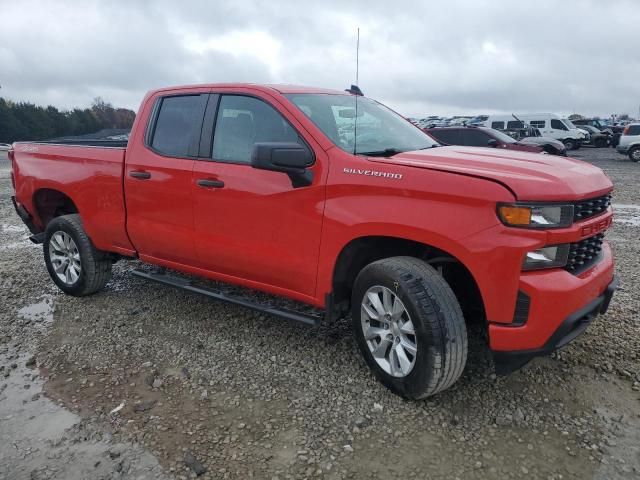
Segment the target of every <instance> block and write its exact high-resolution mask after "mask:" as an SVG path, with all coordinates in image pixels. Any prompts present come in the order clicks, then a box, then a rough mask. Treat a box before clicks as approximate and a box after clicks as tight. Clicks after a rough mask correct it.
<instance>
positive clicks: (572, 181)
mask: <svg viewBox="0 0 640 480" xmlns="http://www.w3.org/2000/svg"><path fill="white" fill-rule="evenodd" d="M369 159H370V160H371V161H372V162H375V163H384V164H388V165H404V166H408V167H416V168H424V169H430V170H440V171H445V172H451V173H456V174H460V175H469V176H473V177H479V178H485V179H487V180H492V181H495V182H498V183H501V184H502V185H504V186H505V187H506V188H507V189H509V190H511V192H513V194H514V195H515V196H516V199H518V200H533V201H563V200H582V199H585V198H590V197H597V196H599V195H604V194H605V193H607V192H609V191H610V190H611V189H612V188H613V184H612V183H611V181H610V180H609V177H607V176H606V175H605V173H604V172H603V171H602V170H600V169H599V168H598V167H594V166H593V165H591V164H589V163H586V162H581V161H579V160H574V159H572V158H566V157H559V156H556V155H543V154H540V153H527V152H517V151H514V150H498V149H493V148H474V147H456V146H450V147H438V148H432V149H429V150H419V151H415V152H404V153H399V154H397V155H394V156H393V157H391V158H378V157H376V158H373V157H370V158H369Z"/></svg>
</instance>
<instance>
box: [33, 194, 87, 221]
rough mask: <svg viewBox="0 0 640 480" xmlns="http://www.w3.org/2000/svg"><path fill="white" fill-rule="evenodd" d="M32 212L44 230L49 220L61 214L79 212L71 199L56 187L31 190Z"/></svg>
mask: <svg viewBox="0 0 640 480" xmlns="http://www.w3.org/2000/svg"><path fill="white" fill-rule="evenodd" d="M32 205H33V209H34V212H33V214H34V215H35V217H36V218H37V220H38V222H39V223H40V226H41V227H42V229H43V230H44V229H45V228H47V225H48V224H49V222H50V221H51V220H53V219H54V218H56V217H59V216H62V215H69V214H74V213H75V214H79V213H80V211H79V209H78V207H77V205H76V203H75V202H74V201H73V199H72V198H71V197H70V196H69V195H67V194H66V193H65V192H63V191H61V190H58V189H56V188H39V189H37V190H36V191H35V192H33V196H32Z"/></svg>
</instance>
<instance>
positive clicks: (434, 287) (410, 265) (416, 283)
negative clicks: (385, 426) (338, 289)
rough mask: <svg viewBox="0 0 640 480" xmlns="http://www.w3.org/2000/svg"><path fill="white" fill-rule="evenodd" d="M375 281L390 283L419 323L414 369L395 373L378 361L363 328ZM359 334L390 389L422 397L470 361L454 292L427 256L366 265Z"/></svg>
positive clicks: (358, 297)
mask: <svg viewBox="0 0 640 480" xmlns="http://www.w3.org/2000/svg"><path fill="white" fill-rule="evenodd" d="M374 286H381V287H386V288H388V289H390V290H391V291H392V293H394V294H396V295H397V297H398V298H399V299H400V300H401V301H402V303H403V305H404V307H405V310H406V312H407V313H408V315H409V316H410V319H411V322H412V323H413V327H414V329H415V340H416V347H417V353H416V355H415V363H414V364H413V368H412V369H411V371H410V372H409V373H408V374H407V375H406V376H404V377H397V376H392V375H391V374H389V373H387V372H386V371H385V370H384V369H383V368H381V366H380V365H378V363H377V362H376V360H375V358H374V357H373V355H372V353H371V350H370V349H369V346H368V345H367V341H366V339H365V335H364V332H363V328H362V323H361V321H362V318H361V317H362V312H361V305H362V301H363V299H364V296H365V294H366V292H367V291H368V290H369V288H371V287H374ZM351 305H352V322H353V330H354V334H355V337H356V340H357V343H358V346H359V347H360V350H361V352H362V354H363V356H364V358H365V360H366V362H367V364H368V365H369V367H370V368H371V369H372V370H373V372H374V374H375V375H376V377H377V378H378V379H379V380H380V381H381V382H382V383H383V384H384V385H385V386H386V387H387V388H389V389H390V390H391V391H393V392H394V393H397V394H398V395H401V396H403V397H406V398H410V399H421V398H425V397H428V396H431V395H434V394H436V393H438V392H441V391H443V390H445V389H447V388H449V387H450V386H451V385H453V384H454V383H455V382H456V381H457V380H458V378H459V377H460V375H461V374H462V371H463V370H464V367H465V364H466V361H467V329H466V325H465V321H464V317H463V315H462V310H461V309H460V304H459V303H458V301H457V299H456V297H455V294H454V293H453V291H452V290H451V288H450V287H449V285H448V284H447V282H446V281H445V280H444V278H443V277H442V276H441V275H440V274H439V273H438V272H437V271H436V270H435V269H434V268H433V267H431V266H430V265H428V264H427V263H426V262H424V261H422V260H419V259H417V258H413V257H392V258H387V259H383V260H379V261H377V262H374V263H371V264H369V265H367V266H366V267H365V268H364V269H363V270H362V271H361V272H360V273H359V274H358V277H357V278H356V281H355V284H354V288H353V294H352V299H351Z"/></svg>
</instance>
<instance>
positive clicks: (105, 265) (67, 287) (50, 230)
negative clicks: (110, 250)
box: [43, 214, 112, 297]
mask: <svg viewBox="0 0 640 480" xmlns="http://www.w3.org/2000/svg"><path fill="white" fill-rule="evenodd" d="M57 232H64V233H66V234H67V235H69V236H70V237H71V238H72V239H73V241H74V242H75V244H76V246H77V250H78V253H79V255H80V266H81V268H80V274H79V276H78V278H77V280H75V281H74V282H73V283H72V284H67V283H65V282H64V281H63V280H61V279H60V278H58V275H57V274H56V272H55V268H54V266H53V263H52V260H51V258H50V248H49V246H50V244H51V238H52V237H53V236H54V235H55V234H56V233H57ZM54 243H55V242H54ZM43 247H44V261H45V264H46V265H47V270H48V271H49V275H50V276H51V279H52V280H53V281H54V283H55V284H56V285H57V286H58V288H60V290H62V291H63V292H65V293H67V294H69V295H74V296H76V297H83V296H86V295H91V294H92V293H95V292H97V291H98V290H101V289H102V288H103V287H104V286H105V285H106V284H107V282H108V281H109V279H111V264H112V262H111V259H110V258H108V257H107V256H106V254H104V253H103V252H100V251H99V250H96V248H95V247H94V246H93V243H92V242H91V240H90V239H89V237H88V236H87V234H86V232H85V231H84V228H83V227H82V221H81V220H80V215H77V214H73V215H63V216H60V217H56V218H54V219H53V220H51V221H50V222H49V225H47V228H46V230H45V237H44V244H43Z"/></svg>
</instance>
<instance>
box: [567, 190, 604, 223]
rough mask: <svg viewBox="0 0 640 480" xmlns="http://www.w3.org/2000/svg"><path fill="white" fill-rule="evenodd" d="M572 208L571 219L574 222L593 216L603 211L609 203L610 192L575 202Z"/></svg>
mask: <svg viewBox="0 0 640 480" xmlns="http://www.w3.org/2000/svg"><path fill="white" fill-rule="evenodd" d="M574 205H575V206H574V209H573V220H574V221H575V222H578V221H581V220H585V219H587V218H591V217H594V216H596V215H598V214H599V213H602V212H604V211H605V210H606V209H607V208H609V205H611V194H608V195H604V196H602V197H597V198H590V199H589V200H582V201H581V202H576V203H575V204H574Z"/></svg>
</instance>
